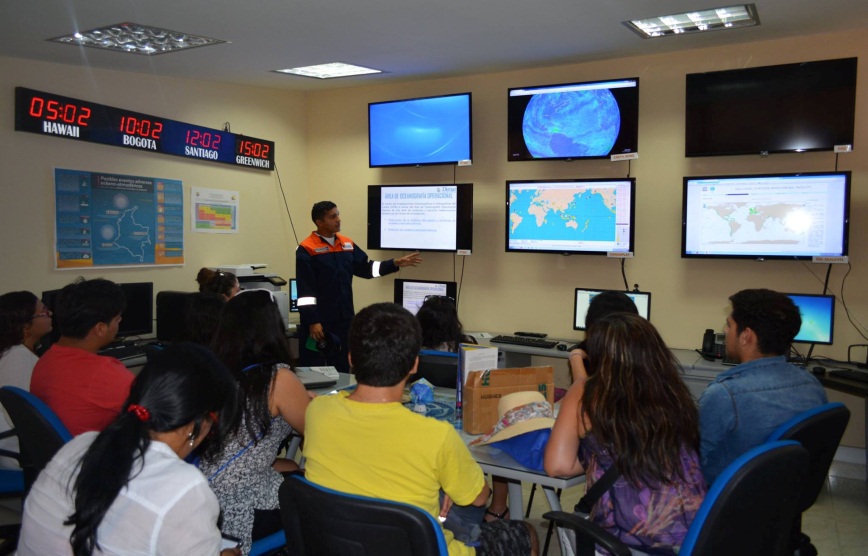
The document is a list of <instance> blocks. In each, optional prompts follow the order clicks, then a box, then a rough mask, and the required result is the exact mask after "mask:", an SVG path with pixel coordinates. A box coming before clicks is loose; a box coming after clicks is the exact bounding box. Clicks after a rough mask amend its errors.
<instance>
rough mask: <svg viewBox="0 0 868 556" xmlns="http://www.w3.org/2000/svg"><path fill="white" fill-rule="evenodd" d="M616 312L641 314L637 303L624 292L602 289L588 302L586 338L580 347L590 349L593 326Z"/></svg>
mask: <svg viewBox="0 0 868 556" xmlns="http://www.w3.org/2000/svg"><path fill="white" fill-rule="evenodd" d="M614 313H630V314H633V315H638V314H639V309H637V308H636V304H635V303H633V300H632V299H630V298H629V297H628V296H627V294H625V293H624V292H619V291H614V290H605V291H601V292H600V293H598V294H597V295H595V296H594V297H593V298H591V302H590V303H589V304H588V312H587V314H585V339H584V340H582V341H581V342H580V343H579V347H580V348H581V349H583V350H585V351H587V350H588V340H587V338H588V337H589V336H590V334H591V327H592V326H593V325H594V323H596V322H597V321H598V320H600V319H601V318H603V317H607V316H609V315H611V314H614Z"/></svg>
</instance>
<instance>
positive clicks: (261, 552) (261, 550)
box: [250, 531, 286, 556]
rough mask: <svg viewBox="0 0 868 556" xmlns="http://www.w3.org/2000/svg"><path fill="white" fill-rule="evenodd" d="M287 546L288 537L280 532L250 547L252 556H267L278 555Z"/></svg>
mask: <svg viewBox="0 0 868 556" xmlns="http://www.w3.org/2000/svg"><path fill="white" fill-rule="evenodd" d="M285 546H286V535H285V534H284V532H283V531H278V532H277V533H272V534H270V535H268V536H267V537H262V538H261V539H257V540H255V541H253V544H251V545H250V556H265V555H266V554H272V553H276V552H277V551H278V550H280V549H282V548H283V547H285Z"/></svg>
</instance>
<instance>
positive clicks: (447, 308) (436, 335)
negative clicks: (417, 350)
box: [416, 295, 476, 353]
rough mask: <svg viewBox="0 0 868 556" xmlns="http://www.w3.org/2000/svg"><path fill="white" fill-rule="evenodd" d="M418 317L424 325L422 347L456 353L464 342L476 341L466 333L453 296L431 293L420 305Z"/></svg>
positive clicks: (472, 342)
mask: <svg viewBox="0 0 868 556" xmlns="http://www.w3.org/2000/svg"><path fill="white" fill-rule="evenodd" d="M416 319H417V320H418V321H419V325H420V326H421V327H422V349H431V350H435V351H451V352H452V353H456V352H457V351H458V348H459V347H460V346H461V344H462V343H464V344H475V343H476V340H475V339H473V338H472V337H470V336H465V335H464V331H463V329H462V326H461V321H460V320H458V310H457V308H456V307H455V300H454V299H452V298H451V297H446V296H443V295H429V296H428V297H427V298H425V302H424V303H422V306H421V307H419V311H418V312H417V313H416Z"/></svg>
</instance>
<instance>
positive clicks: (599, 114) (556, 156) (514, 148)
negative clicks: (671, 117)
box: [506, 77, 639, 161]
mask: <svg viewBox="0 0 868 556" xmlns="http://www.w3.org/2000/svg"><path fill="white" fill-rule="evenodd" d="M506 107H507V143H508V149H509V150H508V154H507V160H510V161H514V160H574V159H583V158H609V157H610V156H612V155H615V154H628V153H635V152H638V150H639V145H638V143H639V78H638V77H631V78H626V79H614V80H609V81H590V82H586V83H567V84H563V85H544V86H537V87H520V88H514V89H510V90H509V96H508V98H507V105H506Z"/></svg>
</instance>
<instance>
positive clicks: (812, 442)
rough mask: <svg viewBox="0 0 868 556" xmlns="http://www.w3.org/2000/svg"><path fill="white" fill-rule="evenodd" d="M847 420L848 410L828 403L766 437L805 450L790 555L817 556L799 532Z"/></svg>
mask: <svg viewBox="0 0 868 556" xmlns="http://www.w3.org/2000/svg"><path fill="white" fill-rule="evenodd" d="M849 421H850V410H849V409H847V408H846V407H845V406H844V404H842V403H827V404H825V405H821V406H819V407H815V408H814V409H809V410H808V411H804V412H802V413H799V414H798V415H796V416H795V417H793V418H792V419H790V420H789V421H787V422H785V423H783V424H782V425H781V426H779V427H778V428H777V429H775V430H774V432H772V434H771V435H770V436H769V438H768V441H769V442H773V441H776V440H795V441H796V442H798V443H799V444H801V445H802V446H804V448H805V449H806V450H807V451H808V458H809V461H808V474H807V477H806V478H805V485H804V487H803V489H802V496H801V498H800V499H799V513H798V514H797V515H796V518H795V522H794V523H793V526H792V532H791V536H790V550H789V553H790V554H794V555H795V556H816V554H817V549H816V547H814V545H813V544H811V538H810V537H809V536H807V535H805V534H804V533H802V513H803V512H805V511H806V510H807V509H808V508H810V507H811V506H813V505H814V502H816V501H817V497H818V496H819V495H820V491H822V490H823V485H825V484H826V476H827V475H828V474H829V466H831V465H832V458H834V457H835V451H836V450H837V449H838V444H839V443H840V442H841V437H842V436H844V429H846V428H847V423H848V422H849Z"/></svg>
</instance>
